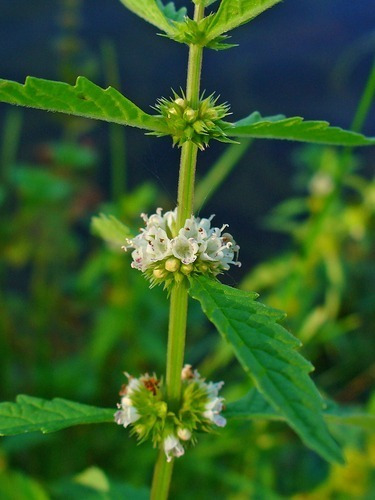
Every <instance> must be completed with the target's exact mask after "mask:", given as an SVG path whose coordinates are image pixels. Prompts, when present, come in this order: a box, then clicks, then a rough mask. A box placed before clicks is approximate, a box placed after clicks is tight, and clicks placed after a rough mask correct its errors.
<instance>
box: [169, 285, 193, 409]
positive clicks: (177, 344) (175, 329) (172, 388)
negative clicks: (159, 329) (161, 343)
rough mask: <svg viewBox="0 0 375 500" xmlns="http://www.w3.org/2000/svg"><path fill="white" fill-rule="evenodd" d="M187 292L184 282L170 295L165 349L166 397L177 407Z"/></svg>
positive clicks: (182, 356) (183, 346)
mask: <svg viewBox="0 0 375 500" xmlns="http://www.w3.org/2000/svg"><path fill="white" fill-rule="evenodd" d="M187 309H188V292H187V287H186V286H185V284H184V282H182V283H180V284H179V285H175V286H174V287H173V289H172V293H171V302H170V310H169V329H168V349H167V376H166V383H167V397H168V401H169V404H170V405H171V406H172V407H177V408H178V404H179V402H180V393H181V370H182V365H183V362H184V351H185V336H186V335H185V333H186V320H187Z"/></svg>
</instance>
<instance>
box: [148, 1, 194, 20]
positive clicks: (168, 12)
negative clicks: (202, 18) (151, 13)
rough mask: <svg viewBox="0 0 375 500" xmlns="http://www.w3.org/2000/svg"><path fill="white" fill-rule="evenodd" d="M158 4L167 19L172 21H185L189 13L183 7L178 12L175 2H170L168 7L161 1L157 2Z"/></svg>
mask: <svg viewBox="0 0 375 500" xmlns="http://www.w3.org/2000/svg"><path fill="white" fill-rule="evenodd" d="M156 3H157V4H158V7H159V9H160V10H161V11H162V12H163V14H164V15H165V17H167V18H168V19H170V20H171V21H176V22H178V23H181V22H183V21H184V19H185V16H186V13H187V10H186V7H181V8H180V9H178V10H177V9H176V6H175V4H174V3H173V2H168V3H167V4H166V5H164V4H163V2H162V1H161V0H156Z"/></svg>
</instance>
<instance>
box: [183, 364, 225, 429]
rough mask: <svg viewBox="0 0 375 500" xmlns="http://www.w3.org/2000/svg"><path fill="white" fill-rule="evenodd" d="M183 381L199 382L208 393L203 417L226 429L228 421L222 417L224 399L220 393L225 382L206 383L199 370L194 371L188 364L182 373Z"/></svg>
mask: <svg viewBox="0 0 375 500" xmlns="http://www.w3.org/2000/svg"><path fill="white" fill-rule="evenodd" d="M181 379H182V380H187V381H188V380H191V381H193V382H197V383H198V384H199V385H200V387H201V388H202V389H203V390H204V391H205V392H206V395H207V402H206V404H205V407H204V411H203V414H202V415H203V417H204V418H206V419H207V420H211V422H212V423H213V424H215V425H217V426H218V427H224V426H225V425H226V423H227V421H226V419H225V418H224V417H223V416H222V415H220V413H221V412H222V411H223V408H224V405H223V402H224V398H221V397H219V391H220V389H221V388H222V387H223V385H224V382H223V381H221V382H206V381H205V379H204V378H202V377H201V375H200V373H199V372H198V370H194V371H193V369H192V366H191V365H188V364H186V365H185V366H184V367H183V368H182V371H181Z"/></svg>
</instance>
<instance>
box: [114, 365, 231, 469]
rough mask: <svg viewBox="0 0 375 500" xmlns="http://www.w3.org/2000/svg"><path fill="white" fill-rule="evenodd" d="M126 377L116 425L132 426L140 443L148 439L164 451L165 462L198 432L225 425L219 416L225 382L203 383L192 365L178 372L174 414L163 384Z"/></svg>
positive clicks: (193, 440)
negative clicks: (177, 402)
mask: <svg viewBox="0 0 375 500" xmlns="http://www.w3.org/2000/svg"><path fill="white" fill-rule="evenodd" d="M125 375H126V376H127V377H128V384H127V385H124V386H123V387H122V389H121V392H120V395H121V396H122V397H121V403H119V404H118V405H117V407H118V411H117V412H116V413H115V415H114V418H115V422H116V423H117V424H119V425H122V426H123V427H128V426H131V433H132V434H135V435H136V436H137V437H138V439H139V441H144V440H146V439H148V438H150V439H151V440H152V442H153V445H154V446H155V447H161V448H162V449H163V450H164V452H165V455H166V459H167V461H168V462H170V461H171V460H172V459H173V458H177V457H180V456H182V455H183V454H184V453H185V449H186V448H187V447H189V446H191V445H193V444H195V443H196V441H197V433H199V432H212V431H213V429H214V428H215V426H217V427H224V426H225V424H226V419H225V418H224V417H223V416H222V415H221V412H222V411H223V409H224V406H223V402H224V399H223V398H222V397H220V396H219V391H220V389H221V388H222V386H223V384H224V382H217V383H214V382H206V381H205V379H203V378H202V377H201V376H200V374H199V373H198V371H197V370H193V369H192V367H191V365H185V366H184V368H183V369H182V372H181V381H182V397H181V407H180V408H179V410H177V411H176V412H173V411H171V410H170V409H169V408H168V404H167V402H166V401H165V393H164V387H163V384H162V381H160V380H158V379H157V378H156V376H155V374H153V375H152V376H150V375H149V374H148V373H146V374H145V375H142V376H141V377H139V378H134V377H132V376H130V375H129V374H127V373H126V374H125Z"/></svg>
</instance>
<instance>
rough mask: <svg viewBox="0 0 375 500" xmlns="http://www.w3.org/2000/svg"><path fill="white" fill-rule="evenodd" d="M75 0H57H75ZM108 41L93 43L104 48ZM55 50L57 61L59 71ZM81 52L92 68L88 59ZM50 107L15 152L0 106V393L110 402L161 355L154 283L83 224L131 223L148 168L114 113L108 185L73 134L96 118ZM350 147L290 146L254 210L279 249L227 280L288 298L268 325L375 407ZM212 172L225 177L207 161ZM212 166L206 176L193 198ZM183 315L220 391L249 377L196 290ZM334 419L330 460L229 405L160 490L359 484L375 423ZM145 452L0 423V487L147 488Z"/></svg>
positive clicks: (130, 443) (324, 379)
mask: <svg viewBox="0 0 375 500" xmlns="http://www.w3.org/2000/svg"><path fill="white" fill-rule="evenodd" d="M77 3H79V2H71V6H70V9H71V10H70V11H69V9H68V10H67V11H69V12H70V13H71V14H72V13H73V14H75V15H77V13H76V12H75V10H76V8H77V5H76V4H77ZM66 4H67V5H68V4H69V2H66ZM69 26H70V27H69V30H68V31H69V33H68V35H69V37H71V36H73V35H74V33H71V32H70V31H71V26H72V24H71V23H70V24H69ZM73 31H74V30H73ZM69 37H68V38H69ZM68 38H67V40H68ZM73 45H74V44H73ZM74 46H77V44H76V43H75V45H74ZM110 51H111V49H110V48H108V45H107V46H106V48H105V53H106V54H107V57H111V56H108V54H109V53H110ZM68 52H69V51H68ZM68 52H66V53H65V56H66V57H65V58H64V61H63V62H64V65H63V68H62V73H68V74H69V75H70V74H72V75H73V74H74V73H75V72H74V68H73V69H72V64H73V63H72V58H71V57H70V56H69V53H68ZM73 52H74V60H75V59H76V57H77V54H76V52H75V51H73ZM86 59H87V60H86V62H87V64H88V65H89V66H90V67H92V68H93V72H94V71H96V70H97V61H95V60H94V61H93V59H92V57H91V56H87V58H86ZM78 60H79V63H80V64H81V63H82V61H81V59H79V58H78ZM111 71H113V66H111V67H110V69H109V70H108V73H110V72H111ZM108 83H111V82H110V81H109V82H108ZM57 120H58V121H59V123H60V124H61V140H60V141H58V142H56V143H53V144H42V143H41V144H36V145H35V155H34V157H33V158H32V159H30V160H29V161H28V162H27V163H25V162H23V163H20V162H19V161H18V156H19V153H18V152H19V141H20V134H21V128H22V114H21V112H19V111H18V110H16V111H14V110H10V111H9V113H8V115H7V117H6V119H5V120H4V122H3V128H2V131H1V134H2V135H1V138H0V143H1V145H2V147H1V154H0V163H1V170H0V176H1V178H0V180H1V185H0V208H1V212H0V240H1V245H0V262H1V267H0V395H1V399H2V400H14V399H15V396H16V395H17V394H19V393H27V394H29V395H32V396H43V397H45V398H53V397H63V398H67V399H73V400H79V401H81V402H83V403H87V404H95V405H98V406H103V407H111V406H113V408H114V411H115V404H116V402H117V399H118V396H117V393H118V391H119V389H120V386H121V384H122V383H123V382H124V379H123V377H122V375H121V373H122V372H123V371H124V370H126V371H127V372H129V373H133V374H134V375H138V374H140V373H143V372H146V371H147V370H149V371H155V372H157V373H163V371H164V363H165V359H164V356H165V348H166V330H167V314H168V304H167V299H166V295H165V293H164V292H163V291H162V290H161V288H158V287H156V288H154V289H153V290H152V291H151V292H150V291H149V290H148V284H147V282H146V281H145V280H144V279H143V278H142V276H141V274H140V273H137V272H135V271H133V270H132V269H131V268H130V260H129V256H127V255H126V254H124V253H123V252H122V251H120V250H118V251H116V250H114V248H113V246H111V244H109V245H108V246H105V245H103V243H102V242H101V241H100V240H99V239H98V238H95V237H93V236H91V235H90V234H89V227H90V220H91V217H92V216H93V215H95V216H97V215H98V214H99V213H103V214H104V215H106V214H114V215H115V216H116V217H117V218H118V219H119V220H121V221H123V223H124V224H125V225H126V226H127V227H128V228H129V229H130V232H136V231H137V228H138V225H139V213H140V212H147V210H153V209H154V208H155V207H156V206H159V205H161V206H163V205H164V203H163V200H162V195H161V194H160V193H159V192H158V189H157V187H156V186H155V185H153V184H151V183H145V184H142V185H139V186H137V187H136V188H134V189H132V190H130V189H129V188H127V186H126V184H127V183H126V182H125V181H126V179H127V175H126V147H125V138H124V134H121V133H119V132H118V131H119V128H118V127H116V125H113V126H111V128H110V129H109V144H110V151H111V161H110V174H111V179H112V180H114V182H113V184H112V187H111V200H110V201H108V200H106V197H107V196H106V192H105V188H103V187H102V185H101V182H100V179H99V178H98V175H97V171H98V167H99V164H100V161H101V160H100V154H101V151H100V150H99V149H98V148H96V147H93V146H92V145H91V143H87V141H85V140H84V139H83V138H84V137H85V136H87V134H89V133H90V131H91V130H92V127H93V126H94V125H93V124H92V123H90V124H88V123H87V122H86V121H83V120H81V119H79V118H78V119H75V120H74V121H65V120H62V119H61V118H58V119H57ZM246 147H248V144H246V146H244V147H243V150H241V154H243V153H244V150H245V149H246ZM119 158H121V160H122V161H120V162H119ZM364 158H365V157H361V156H359V155H356V154H354V153H353V152H352V151H343V152H338V151H337V150H335V149H331V148H322V147H310V146H309V147H298V149H297V150H296V154H295V176H294V179H293V180H292V182H293V184H294V188H295V195H294V196H293V197H292V198H290V199H288V200H285V201H284V202H283V203H282V204H281V205H279V206H277V207H275V209H274V210H273V211H272V212H271V213H270V214H269V215H268V216H267V217H266V218H265V219H264V221H263V222H264V224H265V225H266V227H267V228H268V229H272V230H277V231H282V232H284V233H286V234H287V236H288V240H287V241H288V243H287V245H286V248H285V247H283V248H282V249H281V251H280V252H278V253H277V254H276V255H275V256H274V257H273V258H271V259H269V260H265V261H264V262H261V263H260V264H259V265H257V266H256V267H255V268H254V269H252V270H251V272H250V273H248V274H247V275H245V276H244V277H243V281H242V283H241V287H242V288H243V289H244V290H255V291H257V292H260V293H261V299H262V301H263V302H265V303H267V305H269V306H272V307H276V308H279V309H282V310H284V311H286V312H287V313H288V318H287V320H286V322H285V323H284V325H285V326H286V327H287V328H288V329H290V330H291V331H292V332H293V333H294V334H295V335H296V336H297V337H298V338H300V339H301V340H302V341H303V343H304V354H306V357H307V358H308V359H310V360H311V361H312V362H313V364H314V365H315V366H316V376H315V380H316V382H317V383H318V385H319V387H320V388H321V390H322V391H323V392H325V393H326V394H327V396H329V397H331V398H333V399H335V400H337V401H338V402H340V403H348V404H354V405H360V406H361V407H362V408H365V409H367V411H368V412H370V413H371V414H375V391H374V380H375V362H374V360H375V342H374V337H373V325H374V321H375V317H374V316H375V313H374V310H375V308H374V303H375V289H374V282H375V259H374V239H375V232H374V230H375V218H374V215H375V179H374V178H373V177H372V174H371V173H369V165H367V164H366V163H365V159H364ZM228 162H229V163H230V161H229V160H228ZM233 165H234V164H233ZM231 168H232V167H231ZM264 168H266V166H264ZM216 175H218V176H220V182H222V180H223V179H224V178H225V175H224V173H223V171H222V168H221V169H220V172H218V173H217V174H216ZM220 182H217V183H216V182H215V179H212V178H211V180H210V182H209V185H208V186H207V187H206V188H204V187H203V188H202V189H201V190H200V191H199V193H200V196H201V200H202V201H203V200H205V198H206V196H207V192H206V193H205V192H204V189H206V190H208V189H211V190H212V189H213V186H214V189H216V188H217V187H218V185H219V184H220ZM121 183H122V184H121ZM202 184H203V183H202ZM198 190H199V187H198ZM209 194H210V196H211V195H212V194H213V193H212V192H210V193H209ZM104 200H106V202H104ZM189 314H190V323H189V324H190V329H189V332H188V335H189V336H188V346H187V356H186V357H187V361H189V362H191V363H193V364H195V365H199V367H200V371H201V372H202V374H203V375H204V376H207V377H210V376H211V374H212V373H213V372H215V379H217V380H220V379H223V380H225V382H226V386H225V387H226V397H227V399H228V401H232V400H235V399H237V398H239V397H241V396H243V395H244V394H245V393H246V392H247V391H248V390H249V389H250V388H251V387H250V386H249V382H248V381H247V380H245V376H244V375H243V374H242V371H241V369H240V367H239V366H238V365H237V363H236V362H235V361H234V359H233V355H232V353H231V351H230V349H228V348H227V346H226V345H224V343H222V341H220V339H219V338H218V336H215V335H214V334H213V332H212V331H211V327H210V326H209V325H208V323H207V322H206V320H204V318H203V316H202V313H201V312H200V309H199V306H198V305H197V304H193V303H192V307H191V309H190V311H189ZM332 432H333V434H334V435H335V437H336V439H338V440H339V441H340V442H342V443H344V444H345V455H346V459H347V464H346V465H344V466H338V465H332V466H329V465H327V464H326V463H325V462H323V461H322V460H321V459H320V458H319V457H318V456H317V455H316V454H314V453H313V452H312V451H309V450H307V449H306V448H304V447H303V445H302V444H301V443H300V441H299V440H298V439H297V438H296V436H295V435H294V434H293V433H292V431H291V430H290V429H288V428H287V427H286V426H285V425H284V424H283V423H282V422H269V421H266V420H258V421H251V420H242V421H236V420H231V421H230V424H229V425H228V426H227V428H225V430H223V431H221V433H220V439H217V436H215V435H204V436H202V438H201V440H200V443H199V446H198V447H197V448H195V449H192V450H189V453H187V454H186V456H185V457H184V458H183V459H180V460H179V461H177V463H176V464H175V468H176V472H177V473H176V474H175V478H174V482H173V486H172V491H171V497H172V498H178V499H181V500H185V499H186V500H187V499H191V498H192V497H193V498H196V499H202V500H205V499H207V498H209V497H212V496H214V498H215V499H218V500H221V499H229V500H247V499H249V498H251V499H257V500H258V499H259V500H260V499H265V500H273V499H282V498H292V499H294V500H305V499H308V500H310V499H311V500H318V499H319V500H321V499H323V500H324V499H331V498H332V499H338V500H347V499H352V498H358V499H363V500H365V499H370V498H374V497H375V436H374V434H372V435H371V434H370V433H366V432H363V431H362V430H359V429H355V428H352V427H349V426H347V427H344V428H343V427H342V426H340V427H339V426H335V425H334V424H332ZM155 456H156V451H155V450H152V449H150V448H149V446H147V445H141V446H137V445H136V443H135V442H134V440H132V439H129V438H128V433H127V431H125V430H123V429H120V428H118V427H117V426H115V425H111V424H103V425H101V426H95V425H92V426H85V427H83V426H82V427H76V428H70V429H67V430H64V431H61V432H59V433H54V434H49V435H40V434H38V433H32V434H27V435H19V436H16V437H11V438H1V441H0V498H2V499H5V500H8V499H9V500H14V499H17V500H34V499H35V500H44V499H45V498H54V499H63V498H64V499H65V498H69V499H82V498H89V499H116V498H131V499H134V500H137V499H138V498H139V499H141V498H147V490H145V485H148V484H149V483H150V479H151V475H152V468H153V464H154V461H155ZM126 483H127V484H126ZM129 485H132V486H129Z"/></svg>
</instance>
